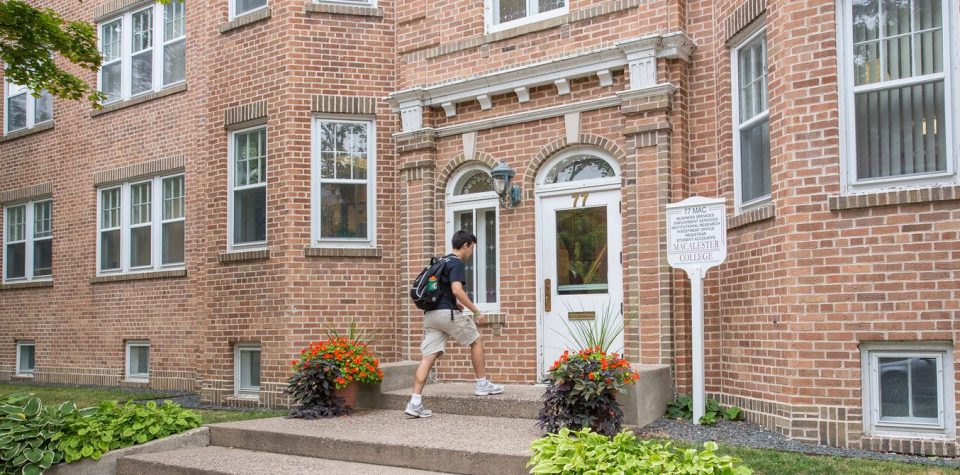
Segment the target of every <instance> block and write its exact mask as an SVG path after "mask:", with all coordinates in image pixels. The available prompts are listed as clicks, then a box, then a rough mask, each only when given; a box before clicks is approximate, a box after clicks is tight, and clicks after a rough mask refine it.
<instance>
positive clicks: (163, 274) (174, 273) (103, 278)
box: [90, 269, 187, 284]
mask: <svg viewBox="0 0 960 475" xmlns="http://www.w3.org/2000/svg"><path fill="white" fill-rule="evenodd" d="M186 276H187V270H186V269H175V270H161V271H156V272H135V273H131V274H116V275H100V276H97V277H94V278H92V279H90V283H91V284H105V283H109V282H123V281H127V280H152V279H169V278H176V277H186Z"/></svg>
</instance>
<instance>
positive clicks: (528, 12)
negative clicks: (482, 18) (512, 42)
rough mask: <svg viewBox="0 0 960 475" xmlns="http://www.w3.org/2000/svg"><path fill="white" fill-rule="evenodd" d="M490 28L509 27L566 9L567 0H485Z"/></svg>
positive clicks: (563, 11)
mask: <svg viewBox="0 0 960 475" xmlns="http://www.w3.org/2000/svg"><path fill="white" fill-rule="evenodd" d="M487 2H488V9H489V10H492V11H491V12H490V14H489V18H490V21H489V22H488V23H489V26H490V29H493V30H497V29H502V28H509V27H511V26H514V25H520V24H523V23H529V22H532V21H537V20H540V19H543V18H548V17H550V16H555V15H559V14H563V13H565V12H566V11H567V0H487Z"/></svg>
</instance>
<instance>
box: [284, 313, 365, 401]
mask: <svg viewBox="0 0 960 475" xmlns="http://www.w3.org/2000/svg"><path fill="white" fill-rule="evenodd" d="M318 361H329V362H332V363H333V364H334V365H336V367H337V370H338V372H339V375H338V376H337V378H336V379H335V380H334V382H335V383H336V387H337V388H338V389H340V388H345V387H347V385H349V384H350V383H352V382H358V383H367V384H377V383H379V382H380V381H382V380H383V370H381V369H380V360H379V359H377V358H376V357H375V356H374V355H373V352H371V351H370V350H368V349H367V343H366V342H365V341H363V340H362V339H361V338H360V337H358V336H355V335H354V334H353V329H352V326H351V332H350V334H349V336H348V337H339V336H331V338H329V339H328V340H326V341H322V342H314V343H311V344H310V346H309V347H307V348H305V349H303V350H302V351H301V352H300V358H299V359H296V360H293V361H292V362H291V366H292V367H293V370H294V371H296V372H299V371H300V370H302V369H303V368H304V367H306V366H307V365H311V364H314V363H316V362H318Z"/></svg>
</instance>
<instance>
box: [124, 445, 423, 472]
mask: <svg viewBox="0 0 960 475" xmlns="http://www.w3.org/2000/svg"><path fill="white" fill-rule="evenodd" d="M305 473H310V474H323V473H331V474H332V473H336V474H340V475H439V474H440V472H427V471H423V470H413V469H409V468H399V467H385V466H382V465H370V464H364V463H354V462H344V461H340V460H327V459H320V458H314V457H299V456H296V455H284V454H272V453H267V452H253V451H250V450H241V449H231V448H226V447H214V446H211V447H202V448H193V449H181V450H174V451H170V452H160V453H153V454H143V455H132V456H128V457H124V458H122V459H120V460H119V461H118V462H117V475H221V474H222V475H227V474H230V475H301V474H305Z"/></svg>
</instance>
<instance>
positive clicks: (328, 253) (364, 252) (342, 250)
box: [303, 246, 383, 257]
mask: <svg viewBox="0 0 960 475" xmlns="http://www.w3.org/2000/svg"><path fill="white" fill-rule="evenodd" d="M303 255H304V256H306V257H383V248H382V247H379V246H378V247H376V248H359V247H358V248H353V247H307V248H304V250H303Z"/></svg>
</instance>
